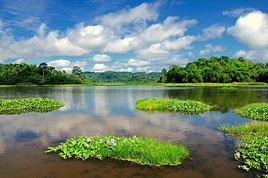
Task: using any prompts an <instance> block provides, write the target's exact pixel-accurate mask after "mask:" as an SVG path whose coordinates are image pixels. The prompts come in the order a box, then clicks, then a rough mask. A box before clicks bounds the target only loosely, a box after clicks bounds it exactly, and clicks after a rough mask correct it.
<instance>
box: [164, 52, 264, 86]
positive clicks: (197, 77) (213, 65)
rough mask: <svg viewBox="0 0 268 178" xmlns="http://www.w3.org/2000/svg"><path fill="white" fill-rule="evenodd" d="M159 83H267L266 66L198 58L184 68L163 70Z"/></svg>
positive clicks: (237, 60)
mask: <svg viewBox="0 0 268 178" xmlns="http://www.w3.org/2000/svg"><path fill="white" fill-rule="evenodd" d="M160 82H167V83H170V82H172V83H200V82H212V83H229V82H268V64H261V63H254V62H251V61H249V60H245V59H243V58H239V59H231V58H229V57H226V56H222V57H219V58H217V57H211V58H209V59H206V58H200V59H198V60H197V61H195V62H190V63H188V64H187V65H186V66H185V67H180V66H178V65H172V66H171V67H170V68H169V69H168V70H166V69H163V70H162V76H161V78H160Z"/></svg>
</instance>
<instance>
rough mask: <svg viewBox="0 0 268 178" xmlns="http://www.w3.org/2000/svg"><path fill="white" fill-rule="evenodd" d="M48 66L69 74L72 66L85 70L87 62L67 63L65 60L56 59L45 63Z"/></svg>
mask: <svg viewBox="0 0 268 178" xmlns="http://www.w3.org/2000/svg"><path fill="white" fill-rule="evenodd" d="M47 64H48V65H49V66H53V67H55V68H56V69H58V70H64V71H66V72H68V73H71V71H72V69H73V67H74V66H79V67H80V68H81V70H84V69H85V66H86V64H87V62H85V61H74V62H73V61H69V60H67V59H58V60H54V61H50V62H48V63H47Z"/></svg>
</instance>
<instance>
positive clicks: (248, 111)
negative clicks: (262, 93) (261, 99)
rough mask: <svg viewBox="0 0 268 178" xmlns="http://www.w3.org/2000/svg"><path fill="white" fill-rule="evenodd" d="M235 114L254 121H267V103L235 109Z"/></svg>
mask: <svg viewBox="0 0 268 178" xmlns="http://www.w3.org/2000/svg"><path fill="white" fill-rule="evenodd" d="M235 112H236V113H237V114H239V115H241V116H243V117H248V118H251V119H256V120H266V121H267V120H268V103H253V104H248V105H246V106H243V107H241V108H239V109H236V110H235Z"/></svg>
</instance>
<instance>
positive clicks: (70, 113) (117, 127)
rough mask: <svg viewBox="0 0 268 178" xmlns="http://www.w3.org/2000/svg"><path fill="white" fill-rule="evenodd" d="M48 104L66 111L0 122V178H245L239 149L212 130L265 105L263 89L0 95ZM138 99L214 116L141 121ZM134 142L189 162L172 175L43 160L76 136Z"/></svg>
mask: <svg viewBox="0 0 268 178" xmlns="http://www.w3.org/2000/svg"><path fill="white" fill-rule="evenodd" d="M20 97H49V98H55V99H58V100H60V101H62V102H63V103H65V106H64V107H63V108H61V109H59V110H56V111H53V112H49V113H26V114H21V115H12V116H0V177H1V178H6V177H12V178H16V177H18V178H24V177H25V178H30V177H36V178H56V177H57V178H63V177H64V178H69V177H94V178H101V177H115V178H120V177H128V178H138V177H150V178H151V177H153V178H158V177H159V178H160V177H181V178H205V177H215V178H242V177H243V178H247V177H251V175H249V174H245V173H243V172H241V171H239V170H238V169H236V162H235V161H234V160H233V158H232V154H233V151H234V148H235V146H236V145H237V141H235V140H233V139H232V138H229V137H227V136H225V135H224V134H223V133H222V132H220V131H218V130H217V127H218V126H220V125H233V124H239V123H245V122H249V120H248V119H245V118H241V117H239V116H236V115H234V114H233V113H232V109H234V108H236V107H240V106H243V105H245V104H248V103H253V102H265V101H267V100H268V90H266V89H239V90H233V91H228V90H222V89H217V88H167V87H81V88H80V87H33V88H30V87H29V88H27V87H22V88H0V98H2V99H3V98H20ZM144 97H172V98H179V99H195V100H201V101H204V102H206V103H209V104H211V105H215V106H216V108H217V109H216V110H215V111H213V112H208V113H205V114H201V115H191V116H189V115H181V114H170V113H146V112H143V111H138V110H136V109H135V101H136V99H139V98H144ZM110 134H112V135H119V136H120V135H137V136H145V137H154V138H157V139H160V140H165V141H172V142H174V143H182V144H184V145H186V146H187V147H188V148H189V150H190V152H191V157H190V158H189V159H187V160H186V161H185V162H184V164H183V165H182V166H178V167H149V166H138V165H136V164H132V163H128V162H122V161H114V160H104V161H99V160H89V161H86V162H82V161H79V160H67V161H65V160H62V159H60V158H58V157H57V156H56V155H55V154H44V151H45V150H46V147H47V146H48V145H56V144H58V143H59V142H60V141H63V140H64V139H66V138H68V137H73V136H78V135H87V136H90V135H110Z"/></svg>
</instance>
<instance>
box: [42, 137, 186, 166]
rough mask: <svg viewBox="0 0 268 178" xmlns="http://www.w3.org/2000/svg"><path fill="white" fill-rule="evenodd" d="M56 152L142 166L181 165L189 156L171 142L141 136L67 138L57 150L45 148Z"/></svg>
mask: <svg viewBox="0 0 268 178" xmlns="http://www.w3.org/2000/svg"><path fill="white" fill-rule="evenodd" d="M54 152H58V153H59V154H58V155H59V157H61V158H63V159H68V158H76V159H82V160H87V159H90V158H97V159H100V160H102V159H105V158H112V159H117V160H125V161H131V162H134V163H137V164H141V165H153V166H161V165H180V164H181V163H182V161H183V160H184V159H185V158H186V157H187V156H188V155H189V152H188V150H187V149H186V148H185V147H184V146H182V145H177V144H172V143H162V142H160V141H158V140H155V139H150V138H142V137H135V136H134V137H115V136H103V137H98V136H92V137H84V136H80V137H75V138H70V139H67V141H66V142H65V143H61V144H60V145H58V146H56V147H48V150H47V151H46V153H54Z"/></svg>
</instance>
